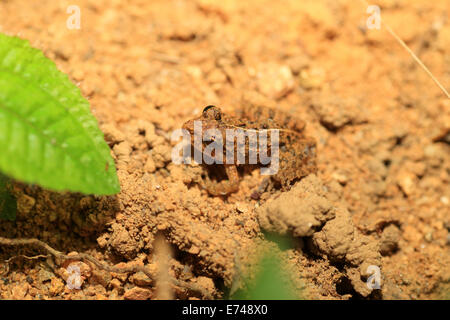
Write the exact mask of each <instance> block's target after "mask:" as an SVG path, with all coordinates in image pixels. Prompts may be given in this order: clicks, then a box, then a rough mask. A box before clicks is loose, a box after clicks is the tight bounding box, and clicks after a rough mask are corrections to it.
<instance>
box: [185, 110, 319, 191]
mask: <svg viewBox="0 0 450 320" xmlns="http://www.w3.org/2000/svg"><path fill="white" fill-rule="evenodd" d="M194 121H200V122H201V125H202V131H203V133H204V132H205V131H207V130H209V129H215V130H218V131H219V132H220V133H221V135H222V137H223V139H224V140H225V141H223V144H224V145H226V137H227V134H226V130H227V129H242V130H244V131H247V133H250V132H254V133H255V134H259V133H261V132H262V131H266V134H267V137H268V139H267V141H268V143H267V150H268V152H269V155H272V154H271V152H272V151H273V150H274V148H273V147H272V146H271V134H272V132H274V130H275V129H277V130H278V133H279V149H278V150H279V154H278V155H279V157H278V159H279V168H278V171H277V173H276V174H273V175H271V176H270V177H271V180H272V181H273V182H274V185H275V186H278V187H280V188H281V189H282V190H288V189H290V187H291V186H292V184H293V183H295V182H296V181H298V180H300V179H301V178H302V177H304V176H307V175H308V174H310V173H314V172H316V171H317V167H316V142H315V140H314V139H313V138H310V137H307V136H305V135H304V128H305V123H304V122H303V121H301V120H300V119H296V118H294V117H292V116H289V115H287V114H285V113H283V112H281V111H279V110H275V109H273V108H267V107H259V106H246V107H243V108H242V109H240V110H238V112H237V114H236V116H234V117H233V116H229V115H227V114H225V113H223V112H222V111H221V110H220V108H218V107H215V106H207V107H206V108H205V109H204V110H203V112H202V114H201V115H200V116H199V117H198V118H195V119H192V120H189V121H187V122H186V123H185V124H184V125H183V129H185V130H187V131H189V133H190V134H191V143H192V146H193V147H194ZM212 140H214V137H211V139H209V140H208V141H203V143H202V144H201V148H202V150H200V151H201V152H202V153H203V152H204V150H205V147H206V146H208V145H209V143H211V141H212ZM234 142H235V141H233V143H234ZM236 145H237V143H234V152H235V156H234V161H233V162H232V163H227V162H226V154H225V150H226V149H225V148H223V150H224V154H223V156H222V159H223V162H224V164H216V163H214V164H211V165H210V166H219V165H222V166H224V168H225V172H226V175H227V177H228V179H226V180H222V181H220V182H216V183H214V182H212V181H211V180H209V179H207V181H205V185H206V189H207V191H208V192H209V193H210V194H211V195H214V196H218V195H222V196H223V195H228V194H230V193H233V192H236V191H237V190H238V189H239V174H238V170H237V166H243V165H249V163H248V162H245V163H239V162H238V161H237V160H238V157H237V152H238V151H237V149H239V148H237V147H236ZM242 150H245V151H244V152H245V160H246V161H248V159H249V153H250V151H254V152H256V154H259V153H258V151H259V148H257V149H256V150H255V149H254V146H252V145H249V143H248V140H247V139H246V140H245V147H244V148H243V149H242ZM203 154H204V155H205V153H203ZM273 154H275V153H273ZM212 156H215V155H212ZM258 159H259V157H258ZM257 165H258V163H257ZM269 165H270V164H269Z"/></svg>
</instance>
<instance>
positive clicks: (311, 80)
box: [299, 68, 325, 90]
mask: <svg viewBox="0 0 450 320" xmlns="http://www.w3.org/2000/svg"><path fill="white" fill-rule="evenodd" d="M299 79H300V85H301V86H302V87H303V88H305V89H307V90H310V89H314V88H320V87H321V86H322V85H323V83H324V81H325V72H324V71H323V69H321V68H314V69H310V70H307V69H304V70H302V71H301V72H300V76H299Z"/></svg>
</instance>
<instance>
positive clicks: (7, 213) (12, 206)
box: [0, 174, 17, 221]
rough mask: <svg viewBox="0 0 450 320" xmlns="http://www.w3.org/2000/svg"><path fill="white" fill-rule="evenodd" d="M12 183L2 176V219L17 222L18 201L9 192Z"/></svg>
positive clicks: (0, 204) (0, 211)
mask: <svg viewBox="0 0 450 320" xmlns="http://www.w3.org/2000/svg"><path fill="white" fill-rule="evenodd" d="M9 187H10V181H9V179H8V178H7V177H5V176H4V175H2V174H0V219H2V220H10V221H14V220H16V212H17V201H16V199H15V198H14V196H13V195H12V194H11V193H10V191H9Z"/></svg>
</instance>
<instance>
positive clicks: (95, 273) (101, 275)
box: [90, 269, 112, 288]
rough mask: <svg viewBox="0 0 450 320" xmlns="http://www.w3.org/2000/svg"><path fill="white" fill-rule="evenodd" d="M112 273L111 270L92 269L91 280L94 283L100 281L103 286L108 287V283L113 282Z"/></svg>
mask: <svg viewBox="0 0 450 320" xmlns="http://www.w3.org/2000/svg"><path fill="white" fill-rule="evenodd" d="M111 278H112V277H111V274H110V273H109V272H106V271H103V270H97V269H93V270H92V276H91V278H90V280H91V281H92V282H94V283H98V284H100V285H102V286H103V287H105V288H106V287H107V286H108V284H109V283H110V282H111Z"/></svg>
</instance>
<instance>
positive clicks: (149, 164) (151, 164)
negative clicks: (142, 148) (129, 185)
mask: <svg viewBox="0 0 450 320" xmlns="http://www.w3.org/2000/svg"><path fill="white" fill-rule="evenodd" d="M144 169H145V171H147V172H149V173H154V172H155V171H156V166H155V161H154V160H153V158H152V157H149V158H148V159H147V161H146V162H145V166H144Z"/></svg>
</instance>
